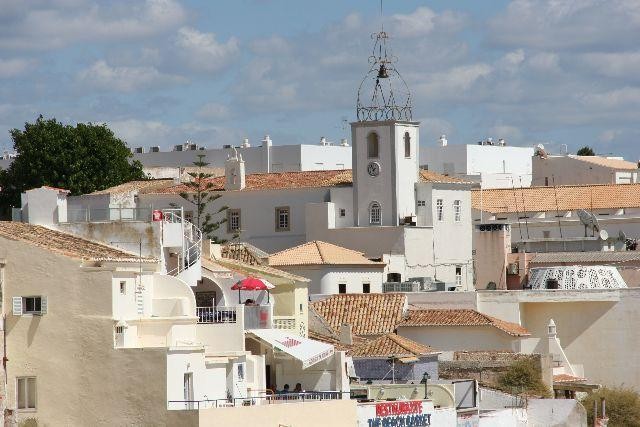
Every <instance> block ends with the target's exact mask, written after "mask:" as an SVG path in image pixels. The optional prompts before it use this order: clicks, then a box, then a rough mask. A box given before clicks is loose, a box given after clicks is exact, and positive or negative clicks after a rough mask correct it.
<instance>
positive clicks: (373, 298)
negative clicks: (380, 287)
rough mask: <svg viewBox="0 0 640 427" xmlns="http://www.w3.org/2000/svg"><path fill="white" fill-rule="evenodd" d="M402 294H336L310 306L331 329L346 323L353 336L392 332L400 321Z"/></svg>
mask: <svg viewBox="0 0 640 427" xmlns="http://www.w3.org/2000/svg"><path fill="white" fill-rule="evenodd" d="M406 298H407V297H406V296H405V295H404V294H393V293H389V294H339V295H332V296H330V297H329V298H327V299H323V300H319V301H313V302H312V303H311V304H310V305H311V306H312V307H313V308H314V309H315V310H316V312H317V313H318V314H319V315H320V316H322V317H323V318H324V319H325V320H326V322H327V323H328V324H329V325H330V326H331V327H332V328H333V329H334V330H336V331H337V330H339V329H340V325H341V324H343V323H349V324H350V325H351V326H352V332H353V334H355V335H365V336H366V335H381V334H388V333H389V332H393V331H394V330H395V329H396V325H397V324H398V323H400V321H401V320H402V315H403V311H404V307H405V303H406Z"/></svg>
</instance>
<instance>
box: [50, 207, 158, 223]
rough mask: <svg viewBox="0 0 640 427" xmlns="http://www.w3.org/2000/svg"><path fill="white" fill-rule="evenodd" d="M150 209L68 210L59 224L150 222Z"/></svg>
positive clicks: (151, 210)
mask: <svg viewBox="0 0 640 427" xmlns="http://www.w3.org/2000/svg"><path fill="white" fill-rule="evenodd" d="M152 212H153V209H150V208H104V209H97V208H69V209H67V216H66V218H64V217H63V216H61V217H60V218H59V220H60V222H108V221H144V222H149V221H151V215H152Z"/></svg>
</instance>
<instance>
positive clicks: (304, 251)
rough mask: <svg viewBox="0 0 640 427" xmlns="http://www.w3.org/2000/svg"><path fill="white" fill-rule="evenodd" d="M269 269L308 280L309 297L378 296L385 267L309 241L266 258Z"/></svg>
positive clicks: (382, 264) (341, 248) (353, 252)
mask: <svg viewBox="0 0 640 427" xmlns="http://www.w3.org/2000/svg"><path fill="white" fill-rule="evenodd" d="M269 265H270V266H272V267H276V268H278V269H281V270H284V271H288V272H290V273H294V274H297V275H300V276H303V277H306V278H308V279H310V281H311V286H310V287H309V293H310V294H329V295H330V294H338V293H340V294H345V293H349V294H351V293H363V294H368V293H381V292H382V282H383V277H384V270H385V267H386V265H385V263H383V262H379V261H372V260H370V259H368V258H366V257H365V256H363V255H362V253H360V252H357V251H354V250H351V249H347V248H343V247H340V246H336V245H332V244H331V243H326V242H321V241H313V242H309V243H304V244H302V245H300V246H296V247H294V248H290V249H285V250H283V251H280V252H278V253H275V254H273V255H271V256H269Z"/></svg>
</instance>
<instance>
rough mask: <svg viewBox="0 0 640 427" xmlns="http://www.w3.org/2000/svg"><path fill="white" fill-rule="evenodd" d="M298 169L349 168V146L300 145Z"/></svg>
mask: <svg viewBox="0 0 640 427" xmlns="http://www.w3.org/2000/svg"><path fill="white" fill-rule="evenodd" d="M300 152H301V156H300V159H301V165H300V170H303V171H309V170H332V169H351V147H343V146H341V145H325V146H322V145H301V146H300Z"/></svg>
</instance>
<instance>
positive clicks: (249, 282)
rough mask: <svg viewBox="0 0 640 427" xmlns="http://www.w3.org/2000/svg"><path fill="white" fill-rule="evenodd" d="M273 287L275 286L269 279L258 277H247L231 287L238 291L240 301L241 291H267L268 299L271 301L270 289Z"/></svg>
mask: <svg viewBox="0 0 640 427" xmlns="http://www.w3.org/2000/svg"><path fill="white" fill-rule="evenodd" d="M273 288H275V286H273V285H272V284H271V283H269V282H268V281H266V280H263V279H258V278H256V277H245V278H244V279H242V280H240V281H238V282H236V284H235V285H233V286H232V287H231V289H232V290H234V291H236V290H237V291H238V301H240V291H267V301H269V292H268V291H269V289H273Z"/></svg>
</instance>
